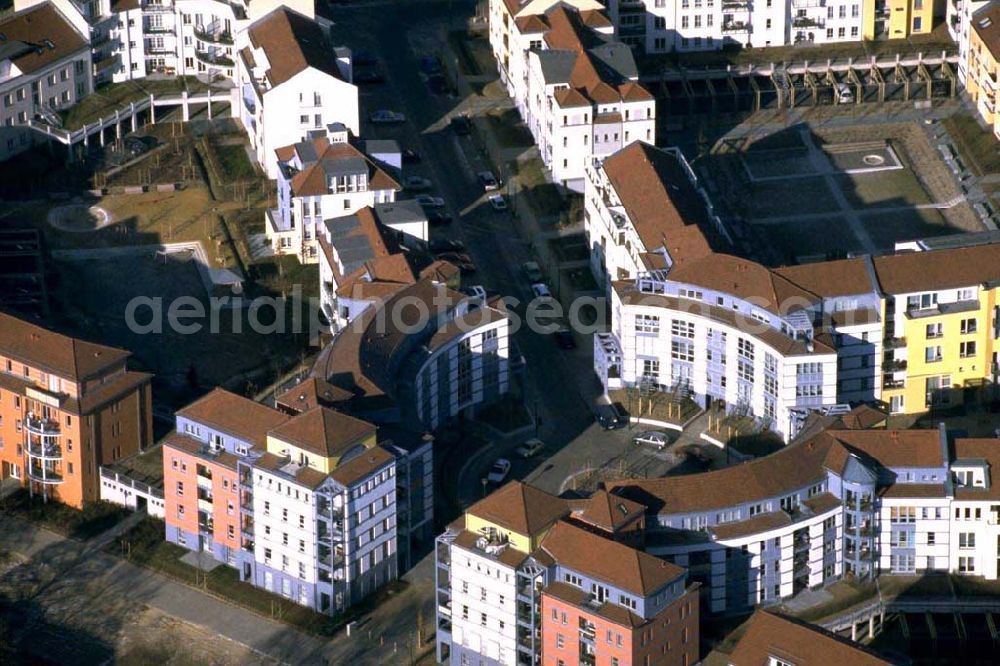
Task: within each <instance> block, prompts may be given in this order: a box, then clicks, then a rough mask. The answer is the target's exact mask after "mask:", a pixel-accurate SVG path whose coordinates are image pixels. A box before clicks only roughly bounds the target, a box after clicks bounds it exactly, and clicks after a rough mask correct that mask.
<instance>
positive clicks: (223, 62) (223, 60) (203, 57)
mask: <svg viewBox="0 0 1000 666" xmlns="http://www.w3.org/2000/svg"><path fill="white" fill-rule="evenodd" d="M194 55H195V57H197V58H198V60H200V61H202V62H203V63H205V64H207V65H215V66H216V67H232V66H233V64H234V63H233V60H232V58H229V57H227V56H225V55H222V54H219V53H213V52H211V51H195V52H194Z"/></svg>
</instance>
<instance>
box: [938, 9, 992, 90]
mask: <svg viewBox="0 0 1000 666" xmlns="http://www.w3.org/2000/svg"><path fill="white" fill-rule="evenodd" d="M988 4H990V0H948V2H946V3H945V16H946V23H947V26H948V34H950V35H951V38H952V39H953V40H955V43H956V44H958V79H959V81H961V82H962V84H963V85H964V84H965V80H966V77H968V74H969V73H968V66H969V41H970V35H971V31H972V30H973V27H972V15H973V14H975V13H976V12H977V11H978V10H980V9H982V8H983V7H985V6H986V5H988Z"/></svg>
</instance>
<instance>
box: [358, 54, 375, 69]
mask: <svg viewBox="0 0 1000 666" xmlns="http://www.w3.org/2000/svg"><path fill="white" fill-rule="evenodd" d="M377 62H378V58H377V57H376V56H375V54H374V53H372V52H371V51H355V52H354V58H353V64H354V66H355V67H364V66H365V65H374V64H376V63H377Z"/></svg>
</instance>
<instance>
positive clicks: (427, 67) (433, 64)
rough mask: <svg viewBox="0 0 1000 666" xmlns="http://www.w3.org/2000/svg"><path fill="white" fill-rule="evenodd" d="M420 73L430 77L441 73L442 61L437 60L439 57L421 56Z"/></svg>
mask: <svg viewBox="0 0 1000 666" xmlns="http://www.w3.org/2000/svg"><path fill="white" fill-rule="evenodd" d="M420 71H421V72H423V73H424V74H427V75H428V76H433V75H434V74H440V73H441V61H440V60H438V59H437V56H431V55H426V56H421V57H420Z"/></svg>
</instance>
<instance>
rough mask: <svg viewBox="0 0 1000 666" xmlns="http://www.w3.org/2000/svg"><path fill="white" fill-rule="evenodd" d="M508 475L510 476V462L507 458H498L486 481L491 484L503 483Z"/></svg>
mask: <svg viewBox="0 0 1000 666" xmlns="http://www.w3.org/2000/svg"><path fill="white" fill-rule="evenodd" d="M508 474H510V461H509V460H507V459H506V458H497V460H496V462H494V463H493V466H492V467H490V473H489V474H487V475H486V480H487V481H489V482H490V483H503V480H504V479H506V478H507V475H508Z"/></svg>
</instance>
